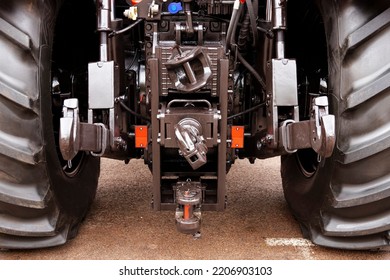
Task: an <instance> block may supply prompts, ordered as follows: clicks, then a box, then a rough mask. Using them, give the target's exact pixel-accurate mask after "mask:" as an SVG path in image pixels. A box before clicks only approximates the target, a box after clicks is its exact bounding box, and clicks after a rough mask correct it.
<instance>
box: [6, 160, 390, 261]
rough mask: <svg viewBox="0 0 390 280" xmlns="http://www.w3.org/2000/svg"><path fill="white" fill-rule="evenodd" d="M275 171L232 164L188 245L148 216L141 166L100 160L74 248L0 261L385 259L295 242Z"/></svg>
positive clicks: (272, 166) (163, 216)
mask: <svg viewBox="0 0 390 280" xmlns="http://www.w3.org/2000/svg"><path fill="white" fill-rule="evenodd" d="M279 168H280V164H279V158H274V159H268V160H258V161H256V163H255V164H253V165H251V164H249V162H248V161H247V160H240V161H237V162H236V164H235V165H234V166H233V167H232V169H231V171H230V173H229V174H228V176H227V191H228V207H227V209H226V211H224V212H204V214H203V224H202V235H201V238H200V239H194V238H193V237H192V236H190V235H184V234H180V233H178V232H177V231H176V228H175V224H174V213H173V212H171V211H163V212H155V211H153V210H152V209H151V207H150V201H151V194H150V193H151V192H150V189H151V181H152V178H151V174H150V172H149V170H148V169H147V167H146V166H145V165H144V164H143V161H140V160H135V161H131V162H130V164H129V165H125V164H123V162H119V161H114V160H109V159H103V160H102V172H101V177H100V184H99V189H98V193H97V196H96V200H95V202H94V204H93V206H92V209H91V211H90V213H89V215H88V216H87V218H86V220H85V222H84V223H83V225H82V226H81V229H80V232H79V235H78V236H77V237H76V238H75V239H74V240H71V241H70V242H68V243H67V244H65V245H64V246H60V247H56V248H50V249H42V250H32V251H4V252H0V259H122V260H123V259H138V260H144V259H167V260H169V259H201V260H204V259H270V260H288V259H299V260H307V259H331V260H333V259H350V260H356V259H359V260H389V259H390V251H381V252H355V251H343V250H333V249H327V248H322V247H319V246H314V245H313V244H311V243H310V242H309V241H307V240H305V239H302V236H301V232H300V229H299V226H298V224H297V222H296V221H295V220H294V218H293V217H292V215H291V214H290V212H289V209H288V207H287V205H286V203H285V201H284V197H283V192H282V187H281V179H280V173H279Z"/></svg>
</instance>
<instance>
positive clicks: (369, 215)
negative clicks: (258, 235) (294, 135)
mask: <svg viewBox="0 0 390 280" xmlns="http://www.w3.org/2000/svg"><path fill="white" fill-rule="evenodd" d="M289 2H296V1H289ZM309 2H310V1H309ZM318 2H319V11H320V12H321V14H322V20H323V26H324V30H325V31H324V32H325V33H324V34H325V35H326V42H327V57H328V93H329V99H330V104H331V105H330V112H331V113H332V114H334V115H335V116H336V137H337V144H336V147H335V150H334V152H333V155H332V156H331V157H330V158H328V159H321V158H319V157H318V156H317V155H316V154H315V153H313V152H311V151H309V150H304V151H300V152H298V153H296V154H293V155H288V156H283V157H282V161H281V174H282V181H283V188H284V194H285V197H286V200H287V202H288V204H289V206H290V208H291V209H292V212H293V214H294V216H295V217H296V219H297V220H298V221H299V222H300V224H301V228H302V230H303V233H304V235H305V236H306V237H307V238H309V239H311V240H312V241H313V242H314V243H315V244H319V245H323V246H328V247H334V248H343V249H355V250H366V249H370V250H375V249H380V248H383V247H385V246H388V245H389V244H390V161H389V158H390V111H389V105H390V8H389V6H390V5H389V2H388V1H385V0H383V1H380V0H375V1H365V0H355V1H335V0H333V1H328V0H323V1H318ZM290 4H293V3H290ZM290 15H291V13H289V16H290ZM301 28H302V29H301V30H300V33H303V34H305V31H307V30H308V29H309V27H308V26H307V25H306V27H305V26H301ZM305 35H306V36H307V39H306V41H305V42H300V43H301V44H305V45H306V46H307V47H308V48H311V49H313V48H314V49H315V50H318V48H319V47H318V48H316V47H317V46H316V45H315V42H314V40H313V39H311V38H310V36H309V34H305ZM305 35H304V36H305ZM295 51H297V50H295ZM308 53H309V55H310V51H309V52H308ZM311 53H315V51H314V52H313V50H311ZM317 54H318V55H319V53H317ZM325 55H326V53H325ZM313 58H315V57H313ZM309 59H310V58H309ZM312 61H316V59H313V60H312ZM298 63H299V61H298Z"/></svg>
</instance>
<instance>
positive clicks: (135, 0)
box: [131, 0, 142, 6]
mask: <svg viewBox="0 0 390 280" xmlns="http://www.w3.org/2000/svg"><path fill="white" fill-rule="evenodd" d="M141 2H142V0H131V4H133V6H135V5H137V4H139V3H141Z"/></svg>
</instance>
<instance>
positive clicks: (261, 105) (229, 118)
mask: <svg viewBox="0 0 390 280" xmlns="http://www.w3.org/2000/svg"><path fill="white" fill-rule="evenodd" d="M263 106H265V102H263V103H260V104H257V105H256V106H253V107H252V108H249V109H246V110H245V111H242V112H240V113H237V114H234V115H231V116H229V117H227V119H228V120H231V119H234V118H237V117H239V116H242V115H245V114H248V113H250V112H252V111H254V110H257V109H259V108H260V107H263Z"/></svg>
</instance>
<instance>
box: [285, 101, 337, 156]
mask: <svg viewBox="0 0 390 280" xmlns="http://www.w3.org/2000/svg"><path fill="white" fill-rule="evenodd" d="M279 134H280V135H281V141H280V145H281V146H283V147H284V149H285V151H286V152H288V153H293V152H295V151H296V150H297V149H306V148H313V150H314V151H316V152H317V153H318V155H320V156H321V157H324V158H327V157H330V156H331V155H332V152H333V149H334V146H335V143H336V134H335V117H334V115H330V114H329V109H328V98H327V97H326V96H320V97H317V98H314V99H313V105H312V113H311V118H310V120H307V121H301V122H294V121H293V120H287V121H285V122H283V123H282V126H280V128H279Z"/></svg>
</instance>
